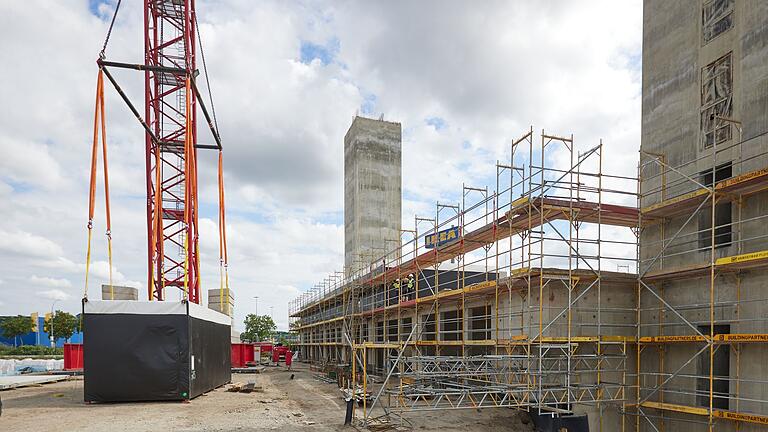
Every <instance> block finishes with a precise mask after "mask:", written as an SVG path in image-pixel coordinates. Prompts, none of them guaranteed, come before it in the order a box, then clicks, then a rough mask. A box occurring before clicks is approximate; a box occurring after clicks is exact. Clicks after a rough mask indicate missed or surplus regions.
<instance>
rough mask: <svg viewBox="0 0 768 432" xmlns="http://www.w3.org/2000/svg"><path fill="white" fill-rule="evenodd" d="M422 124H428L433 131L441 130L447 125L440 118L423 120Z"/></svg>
mask: <svg viewBox="0 0 768 432" xmlns="http://www.w3.org/2000/svg"><path fill="white" fill-rule="evenodd" d="M424 123H426V124H428V125H429V126H432V127H433V128H435V130H438V131H439V130H443V129H445V128H446V127H447V126H448V125H447V124H446V123H445V119H443V118H442V117H429V118H426V119H424Z"/></svg>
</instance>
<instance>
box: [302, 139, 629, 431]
mask: <svg viewBox="0 0 768 432" xmlns="http://www.w3.org/2000/svg"><path fill="white" fill-rule="evenodd" d="M603 153H604V152H603V144H602V142H600V143H599V144H598V145H596V146H594V147H592V148H590V149H588V150H586V151H583V152H577V150H576V148H575V146H574V140H573V137H572V136H570V137H563V136H555V135H551V134H547V133H545V132H544V131H542V133H541V137H540V140H539V139H537V137H535V135H534V132H533V128H531V129H530V130H529V131H527V132H526V133H525V134H523V136H522V137H521V138H519V139H517V140H514V141H513V142H512V143H511V146H510V156H509V160H508V161H507V162H506V163H499V162H497V164H496V188H495V190H493V191H489V190H488V188H478V187H471V186H467V185H464V186H463V188H462V191H461V201H460V202H458V203H455V204H454V203H439V202H438V203H437V204H436V206H435V214H434V217H430V218H425V217H418V216H416V217H415V218H414V228H413V230H403V232H402V233H401V238H400V239H392V243H395V247H394V248H393V249H391V250H390V251H387V252H386V253H382V254H381V255H380V256H378V257H375V259H371V260H370V261H368V262H367V263H365V264H366V266H365V268H364V270H361V271H359V272H357V273H354V274H346V273H345V274H343V275H338V273H337V274H335V275H336V276H335V277H331V278H326V279H325V280H324V281H323V282H322V283H320V284H319V285H317V286H316V287H315V288H314V289H313V290H311V291H310V292H307V293H305V294H303V295H302V296H300V297H299V298H297V299H296V300H294V301H293V302H291V303H290V314H291V316H292V317H293V318H294V319H295V322H294V323H293V326H294V330H296V331H297V332H298V333H299V335H300V340H299V346H300V347H301V350H302V358H304V359H305V360H309V361H311V362H315V363H322V364H324V365H333V364H335V365H344V366H347V367H348V369H349V370H350V375H349V379H348V380H346V381H345V382H346V386H347V389H348V391H349V393H350V394H360V395H363V397H362V398H361V399H360V400H361V402H362V413H361V414H359V415H358V417H359V418H360V419H361V420H362V421H363V422H370V421H371V419H372V418H374V417H377V416H378V415H380V414H381V413H384V414H396V413H401V412H404V411H417V410H436V409H462V408H483V407H513V408H517V409H522V410H526V411H532V412H535V413H536V414H540V415H567V414H572V413H577V412H593V413H594V414H595V417H594V418H595V421H596V422H597V424H599V425H600V427H599V429H598V430H602V422H603V418H605V414H606V413H608V412H609V411H610V412H612V413H615V416H616V419H617V421H622V422H624V416H623V415H622V413H623V412H624V411H626V406H627V405H628V404H630V403H631V401H629V400H628V397H629V396H631V393H632V392H631V391H630V390H631V388H632V386H633V375H632V372H631V371H629V370H628V359H631V358H632V356H631V354H630V351H631V350H632V349H633V347H634V343H635V334H636V326H635V324H634V323H633V320H634V316H635V314H636V313H637V297H636V295H635V291H636V285H637V278H636V274H635V265H636V264H637V262H636V257H635V251H636V248H637V233H638V230H637V226H638V225H637V224H638V221H639V220H640V217H639V213H638V210H637V208H636V200H637V199H638V197H637V191H638V186H637V179H636V178H635V177H625V176H617V175H609V174H606V173H604V172H603ZM371 258H374V257H371ZM611 269H614V270H611ZM369 395H370V397H369ZM369 399H370V400H369ZM377 409H379V411H376V410H377ZM619 418H621V420H619Z"/></svg>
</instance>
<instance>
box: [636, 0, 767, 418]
mask: <svg viewBox="0 0 768 432" xmlns="http://www.w3.org/2000/svg"><path fill="white" fill-rule="evenodd" d="M642 85H643V97H642V132H641V133H642V135H641V169H640V173H639V176H640V208H641V217H642V218H645V221H644V222H643V223H642V224H641V231H640V232H641V235H640V249H639V250H640V261H639V276H640V277H639V284H640V313H639V322H638V329H639V331H638V336H639V337H640V348H641V355H640V356H638V365H637V368H638V369H639V371H640V375H639V378H638V381H637V385H638V386H639V392H638V396H639V404H640V407H641V411H642V415H640V416H638V420H637V423H638V425H639V427H640V429H642V430H663V428H665V427H666V428H667V430H680V428H682V427H685V428H686V430H692V431H693V430H712V428H715V427H716V428H717V430H723V431H731V430H742V431H747V430H750V431H751V430H764V428H765V425H766V424H768V369H766V367H765V365H766V364H768V344H766V341H768V337H766V334H768V318H767V317H766V313H765V310H767V309H768V301H767V300H766V299H767V298H768V293H767V292H766V290H765V286H766V284H768V273H766V268H765V267H764V264H765V262H766V257H768V253H766V252H765V251H766V250H768V236H767V235H766V234H768V230H766V222H768V194H767V193H766V192H764V190H765V189H766V187H767V186H768V179H766V168H768V155H767V154H766V153H767V152H768V136H766V132H768V3H767V2H764V1H760V0H750V1H736V0H698V1H687V2H677V1H663V0H648V1H646V2H645V5H644V16H643V83H642ZM640 417H645V419H644V420H640ZM646 420H647V421H646Z"/></svg>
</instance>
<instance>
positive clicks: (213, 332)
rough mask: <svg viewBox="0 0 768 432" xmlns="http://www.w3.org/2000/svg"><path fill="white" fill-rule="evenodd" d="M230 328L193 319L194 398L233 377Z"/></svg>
mask: <svg viewBox="0 0 768 432" xmlns="http://www.w3.org/2000/svg"><path fill="white" fill-rule="evenodd" d="M230 333H231V332H230V327H229V326H225V325H221V324H217V323H213V322H210V321H205V320H201V319H198V318H190V319H189V335H190V340H191V341H192V344H191V345H190V346H191V352H192V353H191V354H192V356H191V358H190V359H194V363H192V364H194V367H193V369H192V370H191V371H190V376H191V377H192V380H191V388H190V390H189V394H190V397H197V396H200V395H201V394H203V393H205V392H207V391H210V390H211V389H215V388H216V387H219V386H220V385H222V384H226V383H228V382H230V381H231V379H232V363H231V358H230V357H231V355H232V348H231V340H230V337H231V335H230Z"/></svg>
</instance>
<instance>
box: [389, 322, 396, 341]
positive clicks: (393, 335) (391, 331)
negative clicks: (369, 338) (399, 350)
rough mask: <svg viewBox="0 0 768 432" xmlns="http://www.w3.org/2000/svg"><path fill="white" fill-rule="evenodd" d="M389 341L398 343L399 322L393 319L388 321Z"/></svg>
mask: <svg viewBox="0 0 768 432" xmlns="http://www.w3.org/2000/svg"><path fill="white" fill-rule="evenodd" d="M387 341H388V342H397V320H396V319H391V320H389V321H387Z"/></svg>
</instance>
